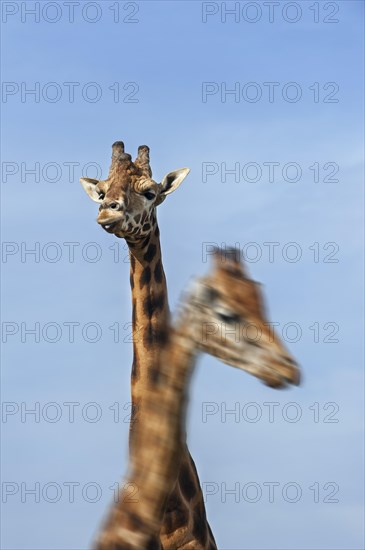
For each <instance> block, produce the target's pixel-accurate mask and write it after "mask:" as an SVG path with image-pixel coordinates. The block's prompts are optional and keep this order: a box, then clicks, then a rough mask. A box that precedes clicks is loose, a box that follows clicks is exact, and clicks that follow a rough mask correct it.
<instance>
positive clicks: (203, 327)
mask: <svg viewBox="0 0 365 550" xmlns="http://www.w3.org/2000/svg"><path fill="white" fill-rule="evenodd" d="M185 309H186V311H187V319H188V322H189V323H190V326H191V333H192V335H193V338H194V340H195V345H196V347H197V348H198V349H199V350H200V351H202V352H205V353H209V354H210V355H213V356H215V357H217V358H219V359H220V360H221V361H223V362H224V363H227V364H229V365H232V366H234V367H237V368H239V369H242V370H244V371H246V372H248V373H250V374H253V375H254V376H256V377H257V378H259V379H260V380H262V381H263V382H264V383H265V384H266V385H268V386H271V387H274V388H284V387H286V386H287V385H288V384H295V385H298V384H299V381H300V371H299V367H298V365H297V363H296V361H295V359H294V358H293V357H292V355H291V354H290V353H289V352H288V350H287V349H286V347H285V346H284V343H283V342H282V341H281V339H280V338H279V337H278V335H277V334H275V332H274V330H273V328H272V327H271V326H270V325H269V321H268V320H267V317H266V314H265V308H264V303H263V295H262V289H261V287H260V285H259V283H257V282H255V281H253V280H252V279H250V278H249V277H248V274H247V272H246V268H245V267H244V265H243V264H242V263H241V261H240V257H239V253H238V251H236V250H235V249H228V250H221V249H216V250H215V252H214V267H213V270H212V271H211V272H210V273H209V274H208V275H207V276H206V277H204V278H201V279H197V280H196V281H195V283H194V285H193V288H192V290H191V291H190V294H188V295H187V297H186V301H185Z"/></svg>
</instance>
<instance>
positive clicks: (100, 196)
mask: <svg viewBox="0 0 365 550" xmlns="http://www.w3.org/2000/svg"><path fill="white" fill-rule="evenodd" d="M104 198H105V193H99V199H100V200H101V201H102V200H104Z"/></svg>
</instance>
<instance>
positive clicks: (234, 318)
mask: <svg viewBox="0 0 365 550" xmlns="http://www.w3.org/2000/svg"><path fill="white" fill-rule="evenodd" d="M217 317H218V318H219V319H220V320H221V321H223V323H229V324H233V323H239V322H240V316H239V315H237V313H233V312H230V311H224V312H223V311H219V312H217Z"/></svg>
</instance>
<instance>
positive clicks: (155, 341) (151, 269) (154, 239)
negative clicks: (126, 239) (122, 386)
mask: <svg viewBox="0 0 365 550" xmlns="http://www.w3.org/2000/svg"><path fill="white" fill-rule="evenodd" d="M129 252H130V262H131V265H130V284H131V290H132V331H133V365H132V377H131V385H132V410H133V417H132V419H133V421H132V423H131V429H132V431H133V423H134V422H136V421H137V420H138V410H139V407H140V405H141V401H142V398H143V394H144V391H145V389H146V388H147V387H149V384H150V381H154V380H157V379H158V368H157V366H158V365H159V357H160V353H161V349H162V348H163V346H164V344H165V343H166V341H167V338H168V322H169V308H168V298H167V287H166V278H165V273H164V270H163V266H162V258H161V247H160V239H159V229H158V226H157V222H156V226H155V229H154V231H153V233H152V234H150V236H149V237H148V238H146V239H145V241H144V242H142V243H141V244H139V243H138V244H133V243H129Z"/></svg>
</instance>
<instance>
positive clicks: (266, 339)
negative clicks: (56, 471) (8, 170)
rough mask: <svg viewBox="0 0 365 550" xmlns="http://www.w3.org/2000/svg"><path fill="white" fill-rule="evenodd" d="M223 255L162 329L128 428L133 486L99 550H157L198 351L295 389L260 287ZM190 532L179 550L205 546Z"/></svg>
mask: <svg viewBox="0 0 365 550" xmlns="http://www.w3.org/2000/svg"><path fill="white" fill-rule="evenodd" d="M227 252H228V253H227ZM227 252H226V251H224V250H220V249H216V250H215V253H214V268H213V269H211V270H210V272H209V274H208V275H207V276H206V277H203V278H201V279H197V280H196V281H195V282H194V284H193V285H192V287H191V289H190V290H188V292H187V293H186V294H185V297H184V299H183V302H182V304H181V306H180V311H179V313H178V315H177V318H175V320H174V323H171V325H170V327H169V338H168V344H167V345H166V346H165V348H164V350H163V352H162V353H161V355H160V361H161V364H160V365H159V366H158V371H159V377H158V379H156V380H153V381H151V384H150V387H149V388H148V390H147V391H146V396H145V399H144V401H143V404H142V408H141V414H142V415H143V421H142V422H140V423H138V425H137V426H136V433H135V441H134V446H133V449H132V452H131V457H130V467H129V473H128V475H127V478H126V479H127V482H128V483H127V484H126V487H128V492H129V487H130V485H131V484H133V486H134V487H135V489H136V490H137V491H138V492H137V494H136V497H137V498H134V499H133V501H131V500H130V498H129V495H128V492H127V490H126V489H122V490H121V492H120V498H119V503H118V506H117V507H115V508H114V509H113V510H112V514H111V515H110V517H109V519H108V522H107V525H106V528H105V530H104V532H103V533H102V534H101V537H100V539H99V545H98V549H99V550H111V549H114V550H153V549H160V548H161V546H160V543H159V530H160V526H161V522H162V519H163V513H164V508H165V505H166V501H167V498H168V495H169V494H170V492H171V490H172V489H173V486H174V483H175V480H176V477H177V473H178V469H179V464H180V462H179V460H180V456H181V449H182V448H183V445H184V437H183V434H184V427H185V413H186V407H187V401H188V387H189V381H190V379H191V375H192V372H193V370H194V368H195V364H196V360H197V357H198V356H199V354H200V353H203V352H205V353H208V354H211V355H213V356H215V357H217V358H219V359H220V360H221V361H223V362H224V363H226V364H228V365H230V366H234V367H237V368H239V369H241V370H243V371H246V372H248V373H250V374H253V375H254V376H256V377H257V378H259V379H261V380H262V381H263V382H264V383H265V384H267V385H269V386H271V387H274V388H284V387H286V386H287V385H289V384H295V385H298V384H299V378H300V373H299V368H298V366H297V364H296V362H295V360H294V359H293V358H292V357H291V355H290V354H289V353H288V351H287V350H286V349H285V347H284V344H283V343H282V342H281V341H280V339H279V338H278V337H277V336H276V335H275V334H273V333H272V332H270V330H269V328H268V326H269V325H268V322H267V319H266V316H265V311H264V308H263V298H262V293H261V289H260V288H259V287H258V285H257V283H255V282H254V281H253V280H251V279H250V278H249V276H248V274H247V271H246V268H245V267H244V265H243V264H242V263H241V262H240V259H239V253H238V252H237V251H236V250H235V249H230V250H229V251H227ZM245 325H249V326H255V327H256V329H257V331H258V334H261V336H260V338H258V339H256V340H253V339H252V338H251V339H250V338H249V337H248V333H247V331H244V330H243V329H244V327H245ZM237 336H238V337H237ZM185 483H186V485H185V491H184V493H185V494H184V496H185V497H187V498H189V496H190V495H189V484H190V483H192V484H193V483H194V480H190V479H189V478H187V479H186V480H185ZM191 504H192V507H193V509H194V513H195V515H196V517H197V518H198V519H197V522H196V523H197V524H199V523H200V522H199V517H202V519H203V517H204V510H202V509H201V505H200V502H199V501H197V500H193V501H192V502H191ZM195 535H196V539H194V540H191V541H186V540H185V541H184V544H183V546H182V547H181V548H184V550H185V549H186V550H187V549H192V550H210V548H212V540H211V539H210V533H209V531H208V529H207V527H206V525H205V522H204V521H202V522H201V528H200V531H199V533H195ZM197 542H198V545H197ZM168 547H169V548H170V547H171V548H172V546H168ZM174 548H175V546H174Z"/></svg>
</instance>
